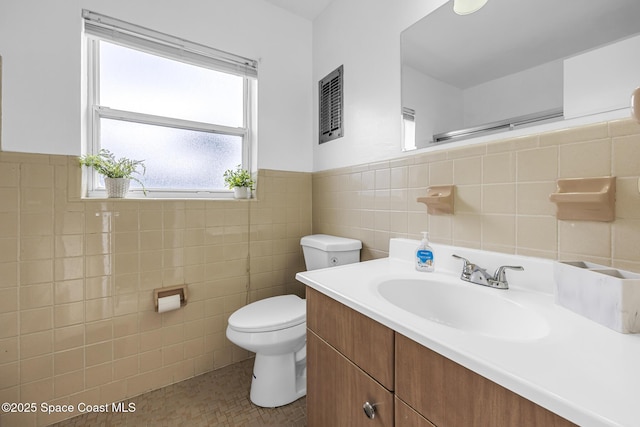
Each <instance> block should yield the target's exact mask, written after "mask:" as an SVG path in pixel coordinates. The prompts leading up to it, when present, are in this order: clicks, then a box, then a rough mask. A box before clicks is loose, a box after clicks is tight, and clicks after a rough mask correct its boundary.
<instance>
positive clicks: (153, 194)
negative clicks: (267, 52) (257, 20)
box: [83, 10, 257, 199]
mask: <svg viewBox="0 0 640 427" xmlns="http://www.w3.org/2000/svg"><path fill="white" fill-rule="evenodd" d="M83 17H84V18H85V26H86V25H87V24H86V23H87V22H90V23H91V24H94V23H96V22H97V23H98V24H99V25H102V24H103V23H104V22H107V23H108V24H109V25H114V23H115V24H116V25H115V27H116V30H115V31H118V30H120V29H121V27H126V28H125V29H124V31H126V32H127V35H129V34H133V37H123V38H124V39H127V40H128V41H127V42H124V41H121V40H117V39H114V38H111V37H101V36H100V35H99V34H96V33H95V32H88V31H86V28H85V34H84V37H85V40H86V49H87V51H86V55H87V56H86V58H87V61H86V67H87V83H86V87H87V97H86V98H87V108H86V111H87V120H86V129H87V133H86V135H87V141H86V143H85V144H84V148H85V150H86V151H87V152H89V153H98V152H99V150H100V148H101V144H100V142H101V141H100V135H101V133H100V120H101V119H103V118H105V119H113V120H122V121H129V122H133V123H140V124H149V125H157V126H165V127H170V128H174V129H184V130H193V131H198V132H208V133H218V134H223V135H232V136H239V137H241V138H242V167H243V168H244V169H247V170H249V171H251V170H252V168H251V167H250V166H251V164H252V151H253V149H254V148H255V146H256V142H255V135H256V132H255V129H256V118H255V111H256V110H257V105H256V104H257V99H256V95H257V62H256V61H253V60H249V59H246V58H242V57H237V56H235V55H232V54H228V53H226V52H222V51H217V50H215V49H211V48H207V47H205V46H201V45H196V44H193V43H191V42H187V41H185V40H182V39H176V38H174V37H172V36H168V35H166V34H163V33H158V32H155V31H153V30H149V29H146V28H142V27H137V26H135V25H134V24H128V23H124V22H123V21H119V20H116V19H114V18H109V17H105V16H103V15H98V14H95V13H93V12H89V11H86V10H83ZM107 28H110V27H109V26H107ZM137 29H138V30H139V31H136V30H137ZM136 36H138V37H141V40H143V43H141V44H136V43H133V42H131V39H135V37H136ZM154 36H155V37H154ZM149 40H150V42H151V43H155V44H154V46H153V47H152V48H147V47H146V46H145V45H144V42H146V41H149ZM175 40H177V41H178V44H179V46H180V47H179V48H178V49H179V51H180V52H182V53H184V51H183V49H184V44H187V46H189V47H190V48H191V49H192V50H193V46H196V49H195V50H199V52H196V54H195V55H196V59H195V60H192V59H193V58H190V57H188V56H187V58H185V57H183V56H181V55H174V54H171V48H172V46H170V48H169V49H168V51H167V52H162V46H163V45H165V44H167V45H171V44H175ZM101 41H104V42H108V43H113V44H117V45H120V46H123V47H126V48H129V49H134V50H138V51H141V52H144V53H148V54H151V55H155V56H159V57H163V58H166V59H169V60H173V61H178V62H182V63H186V64H190V65H194V66H199V67H203V68H208V69H211V70H214V71H219V72H227V73H229V74H236V75H239V76H241V77H242V78H243V97H244V99H243V107H244V108H243V110H244V111H243V123H244V126H243V127H237V128H236V127H229V126H223V125H217V124H214V123H205V122H198V121H191V120H185V119H178V118H173V117H165V116H157V115H152V114H145V113H138V112H132V111H126V110H119V109H113V108H109V107H108V106H103V105H100V99H99V90H100V89H99V82H100V76H99V74H100V42H101ZM158 46H160V49H159V48H158ZM202 50H208V52H207V55H211V52H214V54H219V55H218V56H217V57H216V58H213V61H212V62H211V63H206V62H207V61H206V60H205V61H203V60H202V58H201V55H200V57H198V55H199V54H200V53H201V52H202ZM178 56H180V57H178ZM229 58H231V59H229ZM216 61H218V62H220V63H222V66H216ZM233 61H236V63H235V64H234V63H233ZM228 63H230V64H231V66H228V65H227V64H228ZM243 67H244V68H245V69H246V70H248V71H249V72H248V73H244V72H243V71H242V70H243ZM233 69H236V70H239V72H230V70H233ZM99 179H100V178H99V175H98V173H97V172H95V171H90V173H87V174H86V179H85V182H86V191H85V197H88V198H105V197H106V190H105V189H104V188H100V187H99V185H98V183H99ZM145 197H146V198H158V199H175V198H177V199H192V198H209V199H213V198H224V199H227V198H232V197H233V191H232V190H230V189H216V188H211V189H206V190H204V189H158V188H153V187H147V188H146V196H145V195H144V194H143V191H142V189H138V188H132V189H131V190H130V191H129V197H128V198H145Z"/></svg>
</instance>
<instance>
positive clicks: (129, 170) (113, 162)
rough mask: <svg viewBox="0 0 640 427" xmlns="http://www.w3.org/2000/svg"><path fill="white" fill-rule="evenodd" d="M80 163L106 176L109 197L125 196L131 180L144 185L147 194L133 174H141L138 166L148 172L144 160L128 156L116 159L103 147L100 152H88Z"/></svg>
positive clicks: (105, 184) (81, 158)
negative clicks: (132, 158)
mask: <svg viewBox="0 0 640 427" xmlns="http://www.w3.org/2000/svg"><path fill="white" fill-rule="evenodd" d="M79 161H80V165H82V166H88V167H91V168H93V169H95V170H96V171H97V172H98V173H99V174H100V175H102V176H104V186H105V188H106V189H107V197H110V198H123V197H124V196H125V194H126V193H127V192H128V191H129V184H130V183H131V180H134V181H136V182H137V183H139V184H140V185H141V186H142V191H143V192H144V194H145V196H146V195H147V190H146V188H145V187H144V184H143V183H142V181H140V179H138V178H137V177H135V176H133V174H136V173H137V174H139V173H140V172H139V171H138V168H142V174H143V175H144V173H145V172H146V168H145V166H144V160H131V159H128V158H126V157H121V158H119V159H116V157H115V156H114V155H113V153H111V152H110V151H109V150H106V149H104V148H103V149H101V150H100V152H99V153H98V154H87V155H85V156H82V157H80V158H79Z"/></svg>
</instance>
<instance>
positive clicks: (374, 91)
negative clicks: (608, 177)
mask: <svg viewBox="0 0 640 427" xmlns="http://www.w3.org/2000/svg"><path fill="white" fill-rule="evenodd" d="M444 3H446V1H445V0H403V1H396V0H374V1H372V0H333V2H332V3H331V4H330V5H329V6H328V7H327V9H325V10H324V11H323V12H322V14H321V15H320V16H319V17H318V18H316V20H315V21H314V22H313V81H314V83H315V85H316V87H315V88H314V95H313V103H314V104H313V111H314V113H313V114H314V121H313V126H314V128H313V137H312V143H313V168H314V171H322V170H327V169H334V168H339V167H345V166H353V165H359V164H363V163H372V162H378V161H385V160H389V159H392V158H397V157H399V156H401V155H411V153H412V152H408V153H402V152H401V148H400V136H401V96H400V93H401V71H400V34H401V32H402V31H403V30H404V29H406V28H408V27H409V26H410V25H412V24H413V23H415V22H417V21H418V20H420V19H421V18H422V17H424V16H425V15H427V14H428V13H430V12H432V11H434V10H435V9H437V8H438V7H440V6H442V5H443V4H444ZM635 51H637V49H636V50H625V53H624V54H625V55H626V56H627V57H628V58H633V53H634V52H635ZM636 56H637V55H636ZM597 60H600V61H601V62H600V63H599V66H602V67H604V68H607V67H608V66H610V64H611V60H610V59H609V58H607V57H600V58H598V59H596V61H597ZM590 61H593V59H592V58H591V59H590ZM627 62H635V61H632V60H630V61H627ZM341 64H343V65H344V109H345V113H344V114H345V115H344V129H345V132H344V137H342V138H338V139H334V140H332V141H329V142H327V143H324V144H322V145H319V144H318V137H317V133H318V120H317V118H316V117H317V114H318V108H317V102H318V94H317V90H318V89H317V82H318V81H319V80H320V79H322V78H323V77H324V76H325V75H327V74H328V73H329V72H331V71H332V70H334V69H335V68H336V67H338V66H340V65H341ZM597 70H598V73H599V72H600V68H598V69H597ZM582 71H584V69H583V70H582ZM618 71H619V70H618ZM627 71H628V70H625V71H624V73H620V72H618V73H617V74H616V73H600V74H597V73H590V74H589V75H590V76H592V77H593V75H594V74H596V75H595V80H593V79H591V80H583V81H587V82H588V84H589V85H590V87H591V88H594V87H597V88H598V90H599V91H600V90H601V91H603V92H604V93H605V94H603V93H600V92H598V91H594V90H590V91H588V92H589V93H587V94H586V95H588V96H589V100H590V101H594V102H595V103H596V104H597V107H596V108H595V109H594V110H596V111H595V112H597V113H599V114H595V115H591V116H587V117H583V116H572V118H571V120H566V121H558V122H554V123H550V124H543V125H536V126H531V127H527V128H523V129H516V130H513V131H510V132H509V134H508V136H509V137H516V136H521V135H526V134H531V133H536V132H545V131H549V130H554V129H561V128H565V127H571V126H579V125H584V124H588V123H594V122H596V121H602V120H611V119H615V118H619V117H625V116H626V117H628V111H629V109H628V108H624V107H623V109H621V110H616V111H614V112H607V111H608V110H609V109H608V108H606V106H604V105H602V102H601V99H605V98H607V99H608V98H609V95H611V94H612V93H611V86H612V85H611V81H612V80H610V79H612V78H613V79H616V78H618V77H619V75H620V74H625V78H627V75H628V74H629V73H628V72H627ZM634 72H635V68H634ZM613 76H616V77H613ZM635 76H637V72H635ZM615 83H616V84H615V85H614V86H615V87H618V88H619V87H622V91H617V90H616V92H615V99H616V102H615V103H610V104H611V105H614V106H620V105H623V104H624V105H626V106H627V107H628V100H629V97H630V95H631V92H632V90H633V89H634V88H635V87H636V86H638V85H640V80H639V79H638V77H633V78H627V80H626V81H625V82H624V83H622V82H620V81H616V82H615ZM583 95H584V94H583ZM564 100H565V102H566V101H567V92H566V91H565V94H564ZM589 105H591V104H589ZM618 108H619V107H618ZM504 137H505V134H495V135H489V136H482V137H477V138H471V139H467V140H464V141H459V142H454V143H450V144H446V145H439V146H436V147H429V148H425V149H423V150H419V152H426V151H437V150H447V149H451V148H454V147H458V146H461V145H469V144H473V143H481V142H486V141H490V140H495V139H499V138H504ZM413 153H414V154H415V152H413Z"/></svg>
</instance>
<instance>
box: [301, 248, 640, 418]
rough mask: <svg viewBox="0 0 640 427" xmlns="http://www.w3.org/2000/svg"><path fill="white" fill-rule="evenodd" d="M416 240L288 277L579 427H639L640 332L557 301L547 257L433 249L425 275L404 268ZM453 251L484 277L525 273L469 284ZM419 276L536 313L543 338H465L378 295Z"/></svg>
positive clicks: (409, 265)
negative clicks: (508, 268) (492, 284)
mask: <svg viewBox="0 0 640 427" xmlns="http://www.w3.org/2000/svg"><path fill="white" fill-rule="evenodd" d="M418 243H419V242H418V241H415V240H407V239H392V240H391V250H390V257H389V258H384V259H378V260H373V261H367V262H362V263H358V264H349V265H344V266H338V267H332V268H326V269H322V270H315V271H308V272H302V273H298V274H297V275H296V279H298V280H299V281H301V282H302V283H304V284H305V285H307V286H309V287H311V288H313V289H316V290H318V291H319V292H321V293H323V294H325V295H328V296H330V297H332V298H334V299H335V300H337V301H339V302H341V303H343V304H345V305H347V306H348V307H351V308H353V309H354V310H356V311H358V312H360V313H362V314H364V315H366V316H368V317H370V318H372V319H374V320H376V321H378V322H380V323H382V324H383V325H385V326H387V327H389V328H391V329H393V330H394V331H396V332H399V333H401V334H403V335H405V336H407V337H409V338H411V339H413V340H415V341H416V342H418V343H420V344H422V345H424V346H425V347H428V348H430V349H432V350H434V351H436V352H438V353H440V354H442V355H443V356H445V357H447V358H449V359H451V360H453V361H455V362H457V363H459V364H460V365H462V366H465V367H466V368H468V369H471V370H472V371H474V372H476V373H478V374H480V375H482V376H484V377H486V378H488V379H490V380H492V381H494V382H496V383H498V384H500V385H502V386H503V387H506V388H507V389H509V390H512V391H514V392H515V393H517V394H519V395H521V396H523V397H525V398H527V399H529V400H531V401H533V402H535V403H537V404H539V405H541V406H543V407H545V408H547V409H549V410H550V411H552V412H555V413H557V414H559V415H560V416H562V417H564V418H567V419H568V420H570V421H572V422H574V423H576V424H578V425H580V426H585V427H588V426H625V427H632V426H640V389H639V388H636V386H640V334H621V333H618V332H615V331H613V330H610V329H608V328H606V327H604V326H601V325H600V324H598V323H595V322H593V321H591V320H588V319H586V318H584V317H581V316H579V315H577V314H575V313H573V312H571V311H569V310H567V309H565V308H563V307H560V306H558V305H556V304H555V303H554V295H553V286H554V284H553V274H552V265H553V263H552V261H548V260H539V259H536V258H528V257H519V256H514V255H506V254H495V253H491V252H486V251H476V250H472V249H466V248H454V247H450V246H444V245H432V246H433V249H434V255H435V262H436V271H435V272H433V273H424V272H418V271H416V270H415V268H414V264H413V262H412V259H413V258H412V256H411V254H412V251H413V250H414V249H415V247H417V245H418ZM452 252H455V253H457V254H459V255H462V256H464V257H466V258H468V259H469V260H471V261H472V262H475V263H477V264H478V265H480V266H482V267H484V268H486V269H487V270H488V271H490V272H492V271H493V270H492V269H493V268H495V267H496V266H498V265H505V264H509V265H524V266H525V272H508V273H507V276H508V279H509V282H510V289H508V290H499V289H491V288H487V287H483V286H479V285H475V284H471V283H467V282H464V281H462V280H460V279H459V273H460V271H461V265H462V264H461V262H460V261H458V260H453V259H452V257H451V256H450V254H451V253H452ZM516 263H517V264H516ZM534 273H535V274H534ZM427 277H428V278H429V279H430V280H438V281H440V280H441V281H443V282H449V283H455V284H456V285H458V284H463V285H464V286H469V287H472V288H473V292H487V293H492V294H493V293H499V295H500V297H501V298H507V299H510V300H512V301H513V302H515V303H517V304H519V305H522V306H525V307H527V308H528V309H531V310H534V311H535V312H536V313H538V314H540V315H542V316H543V317H544V318H545V319H546V321H547V322H548V325H549V333H548V334H547V335H546V336H544V337H542V338H538V339H535V340H522V341H520V340H509V339H501V338H495V337H491V336H486V335H480V334H477V333H470V332H466V331H463V330H460V329H456V328H453V327H450V326H447V325H444V324H441V323H437V322H434V321H430V320H426V319H424V318H422V317H420V316H417V315H415V314H412V313H410V312H408V311H405V310H403V309H401V308H399V307H396V306H395V305H393V304H391V303H390V302H388V301H387V300H385V299H384V298H383V297H382V296H381V295H380V294H379V292H378V291H377V286H378V284H380V283H381V282H383V281H385V280H388V279H397V278H404V279H425V278H427ZM504 321H505V322H509V319H504Z"/></svg>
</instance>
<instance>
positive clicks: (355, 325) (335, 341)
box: [307, 287, 574, 427]
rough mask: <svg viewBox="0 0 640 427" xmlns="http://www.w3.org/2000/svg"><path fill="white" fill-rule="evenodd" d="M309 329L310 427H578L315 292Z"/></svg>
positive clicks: (311, 295) (310, 302)
mask: <svg viewBox="0 0 640 427" xmlns="http://www.w3.org/2000/svg"><path fill="white" fill-rule="evenodd" d="M307 328H308V333H307V423H308V426H309V427H326V426H348V427H359V426H363V427H367V426H393V425H396V426H402V427H436V426H438V427H448V426H454V427H459V426H497V427H500V426H514V427H515V426H517V427H537V426H545V427H567V426H574V424H573V423H571V422H569V421H567V420H565V419H564V418H561V417H560V416H558V415H556V414H554V413H552V412H550V411H548V410H547V409H545V408H542V407H541V406H538V405H536V404H535V403H533V402H531V401H529V400H527V399H525V398H523V397H521V396H519V395H518V394H516V393H513V392H511V391H509V390H507V389H506V388H504V387H502V386H500V385H498V384H496V383H494V382H492V381H490V380H488V379H486V378H484V377H482V376H481V375H478V374H476V373H474V372H472V371H470V370H469V369H467V368H465V367H463V366H461V365H459V364H457V363H455V362H453V361H451V360H449V359H447V358H446V357H443V356H441V355H439V354H438V353H436V352H434V351H432V350H430V349H428V348H426V347H424V346H422V345H420V344H418V343H416V342H415V341H412V340H411V339H409V338H407V337H405V336H403V335H401V334H399V333H396V332H394V331H393V330H391V329H390V328H387V327H386V326H384V325H382V324H380V323H378V322H376V321H374V320H372V319H370V318H368V317H366V316H364V315H362V314H360V313H358V312H357V311H355V310H352V309H350V308H349V307H347V306H345V305H343V304H341V303H339V302H337V301H336V300H334V299H332V298H330V297H328V296H326V295H324V294H322V293H320V292H318V291H316V290H314V289H312V288H309V287H307ZM365 402H369V403H370V404H373V405H375V416H374V417H373V418H372V419H370V418H368V417H367V415H366V414H365V411H363V405H364V404H365Z"/></svg>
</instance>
